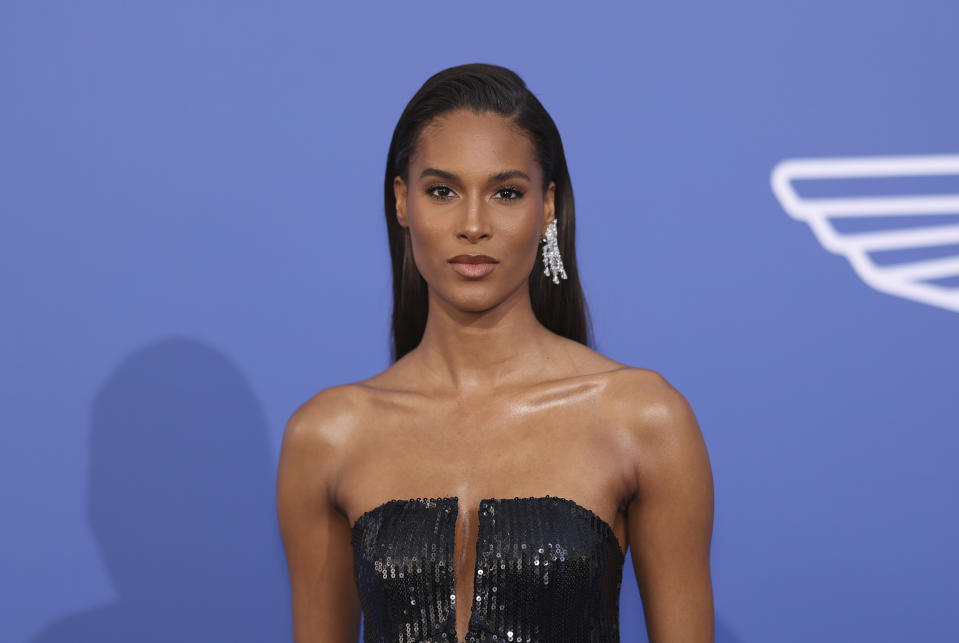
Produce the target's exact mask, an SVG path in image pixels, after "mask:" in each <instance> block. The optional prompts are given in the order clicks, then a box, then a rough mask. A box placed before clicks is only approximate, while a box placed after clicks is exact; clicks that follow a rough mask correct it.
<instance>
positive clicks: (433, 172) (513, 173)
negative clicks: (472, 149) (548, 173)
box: [420, 167, 531, 183]
mask: <svg viewBox="0 0 959 643" xmlns="http://www.w3.org/2000/svg"><path fill="white" fill-rule="evenodd" d="M427 176H438V177H440V178H441V179H447V180H449V181H458V180H459V177H458V176H456V175H455V174H453V173H452V172H447V171H446V170H440V169H437V168H435V167H428V168H426V169H425V170H423V172H422V173H420V179H423V178H425V177H427ZM517 178H518V179H526V180H527V181H531V179H530V178H529V175H528V174H527V173H526V172H522V171H520V170H503V171H502V172H497V173H496V174H490V175H489V182H490V183H493V182H495V181H505V180H507V179H517Z"/></svg>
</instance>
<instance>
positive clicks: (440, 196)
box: [424, 183, 526, 203]
mask: <svg viewBox="0 0 959 643" xmlns="http://www.w3.org/2000/svg"><path fill="white" fill-rule="evenodd" d="M424 191H425V192H426V195H427V196H429V197H430V198H432V199H436V200H437V201H449V200H450V199H451V198H452V192H453V188H451V187H450V186H448V185H444V184H442V183H435V184H431V185H428V186H427V187H426V188H425V190H424ZM504 192H506V193H508V194H511V196H508V197H497V199H498V200H500V201H505V202H507V203H509V202H511V201H519V200H520V199H522V198H523V196H525V195H526V191H525V190H523V189H522V188H520V187H518V186H516V185H504V186H502V187H500V188H497V190H496V192H495V194H497V195H499V194H502V193H504Z"/></svg>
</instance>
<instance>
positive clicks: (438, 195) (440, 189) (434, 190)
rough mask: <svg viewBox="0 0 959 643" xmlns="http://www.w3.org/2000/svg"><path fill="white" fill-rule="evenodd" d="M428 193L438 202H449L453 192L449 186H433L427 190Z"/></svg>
mask: <svg viewBox="0 0 959 643" xmlns="http://www.w3.org/2000/svg"><path fill="white" fill-rule="evenodd" d="M426 193H427V194H428V195H430V197H431V198H433V199H436V200H438V201H448V200H449V199H450V197H451V195H452V193H453V190H452V189H450V187H449V186H447V185H431V186H429V187H428V188H426Z"/></svg>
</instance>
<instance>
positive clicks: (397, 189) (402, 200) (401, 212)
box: [393, 175, 410, 228]
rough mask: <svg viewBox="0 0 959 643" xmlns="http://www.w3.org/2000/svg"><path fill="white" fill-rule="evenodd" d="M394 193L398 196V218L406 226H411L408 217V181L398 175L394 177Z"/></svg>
mask: <svg viewBox="0 0 959 643" xmlns="http://www.w3.org/2000/svg"><path fill="white" fill-rule="evenodd" d="M393 195H394V196H395V197H396V220H397V222H399V224H400V225H401V226H403V227H404V228H408V227H409V226H410V223H409V221H408V220H407V218H406V183H404V182H403V179H402V178H401V177H400V176H399V175H397V176H395V177H393Z"/></svg>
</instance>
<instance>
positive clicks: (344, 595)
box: [276, 389, 360, 643]
mask: <svg viewBox="0 0 959 643" xmlns="http://www.w3.org/2000/svg"><path fill="white" fill-rule="evenodd" d="M341 397H342V396H341V395H340V394H338V393H336V392H335V391H332V390H329V389H328V390H326V391H323V392H321V393H319V394H318V395H316V396H314V397H313V398H312V399H311V400H309V401H307V402H306V403H304V404H303V405H302V406H301V407H300V408H298V409H297V410H296V411H295V412H294V413H293V415H291V416H290V418H289V420H288V422H287V425H286V428H285V430H284V433H283V444H282V447H281V450H280V461H279V468H278V470H277V481H276V502H277V519H278V521H279V526H280V533H281V536H282V539H283V547H284V549H285V551H286V558H287V565H288V568H289V574H290V589H291V601H292V613H293V640H294V641H295V643H328V642H333V643H341V642H342V643H347V642H349V643H355V641H356V640H357V637H358V635H359V618H360V603H359V597H358V593H357V591H356V584H355V582H354V580H353V552H352V545H351V542H350V525H349V519H348V518H347V517H346V516H345V515H344V514H343V513H342V512H341V511H339V509H338V508H337V507H336V506H335V504H334V502H333V500H332V496H333V494H332V484H333V482H334V479H335V475H336V471H337V469H336V467H337V464H338V461H339V457H340V453H341V452H342V443H343V438H344V436H345V435H346V433H347V431H348V426H347V425H348V424H349V422H350V417H349V412H348V409H345V408H344V404H343V401H342V399H337V398H341Z"/></svg>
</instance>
